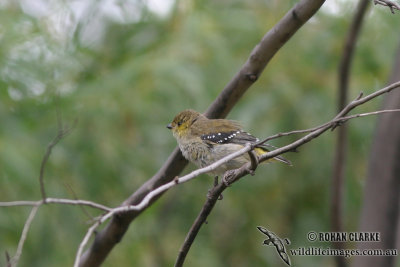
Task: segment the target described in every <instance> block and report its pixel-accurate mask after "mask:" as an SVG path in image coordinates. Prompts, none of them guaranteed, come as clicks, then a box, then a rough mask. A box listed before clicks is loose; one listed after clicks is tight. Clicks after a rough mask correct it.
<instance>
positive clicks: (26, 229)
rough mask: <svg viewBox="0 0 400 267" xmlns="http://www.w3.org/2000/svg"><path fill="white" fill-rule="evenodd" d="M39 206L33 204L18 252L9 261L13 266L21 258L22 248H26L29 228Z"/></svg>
mask: <svg viewBox="0 0 400 267" xmlns="http://www.w3.org/2000/svg"><path fill="white" fill-rule="evenodd" d="M38 208H39V205H36V206H33V208H32V210H31V212H30V213H29V216H28V219H27V220H26V222H25V225H24V229H23V230H22V234H21V238H20V239H19V242H18V247H17V252H16V253H15V255H14V257H12V259H11V260H10V261H9V263H10V265H11V266H17V265H18V261H19V258H20V257H21V254H22V249H23V248H24V244H25V240H26V237H27V235H28V232H29V228H30V226H31V224H32V221H33V219H34V218H35V215H36V212H37V210H38Z"/></svg>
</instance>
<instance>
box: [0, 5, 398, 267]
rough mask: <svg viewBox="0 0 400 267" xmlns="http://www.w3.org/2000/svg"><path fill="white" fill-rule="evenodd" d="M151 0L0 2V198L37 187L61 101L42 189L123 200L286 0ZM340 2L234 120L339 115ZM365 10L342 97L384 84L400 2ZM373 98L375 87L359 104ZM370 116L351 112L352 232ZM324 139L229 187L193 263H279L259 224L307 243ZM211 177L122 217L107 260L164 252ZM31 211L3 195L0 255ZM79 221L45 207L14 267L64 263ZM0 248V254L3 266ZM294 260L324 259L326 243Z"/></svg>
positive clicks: (307, 30) (321, 224) (169, 255)
mask: <svg viewBox="0 0 400 267" xmlns="http://www.w3.org/2000/svg"><path fill="white" fill-rule="evenodd" d="M152 2H153V1H152ZM161 2H163V1H159V2H156V3H158V5H160V4H161ZM154 3H155V2H153V4H152V5H150V4H146V1H134V0H131V1H111V0H110V1H71V2H69V1H61V0H59V1H48V0H40V1H39V0H37V1H22V0H20V1H14V0H4V1H2V2H1V4H0V121H1V127H0V201H12V200H38V199H40V197H41V196H40V189H39V182H38V176H39V169H40V163H41V160H42V158H43V155H44V153H45V149H46V147H47V145H48V143H49V142H50V141H51V140H52V138H53V137H54V136H55V135H56V133H57V127H58V126H57V125H58V122H57V115H56V114H57V109H58V110H59V112H60V114H61V116H62V123H63V124H64V125H65V126H68V125H72V124H73V122H74V120H77V124H76V126H75V128H74V130H73V131H72V133H71V134H69V135H68V136H67V137H65V138H64V139H63V140H62V141H61V142H60V143H59V144H58V145H57V146H56V147H55V148H54V150H53V152H52V154H51V157H50V160H49V162H48V163H47V166H46V172H45V183H46V190H47V194H48V196H51V197H66V198H74V197H75V195H76V197H78V198H81V199H87V200H92V201H96V202H100V203H102V204H105V205H109V206H116V205H118V204H119V203H121V202H122V201H123V200H124V199H125V198H127V197H128V196H129V195H130V194H131V193H132V192H134V191H135V190H136V189H137V188H138V187H139V186H140V185H141V184H142V183H143V182H145V181H146V180H147V179H149V178H150V177H151V176H152V175H153V174H154V173H155V172H156V171H157V170H158V168H159V167H160V166H161V165H162V164H163V162H164V161H165V159H166V158H167V157H168V155H169V153H170V152H171V151H172V150H173V148H174V147H175V146H176V143H175V140H174V139H173V137H172V135H171V133H170V132H169V131H168V130H167V129H166V128H165V125H166V124H167V123H168V122H170V120H171V119H172V118H173V117H174V115H175V114H176V113H177V112H179V111H181V110H183V109H185V108H193V109H196V110H199V111H204V110H205V109H206V108H207V107H208V105H209V104H210V103H211V102H212V101H213V100H214V98H215V97H216V96H217V95H218V93H219V92H220V91H221V89H222V88H223V87H224V86H225V85H226V84H227V82H228V81H229V80H230V79H231V77H232V76H233V75H234V74H235V73H236V72H237V71H238V70H239V68H240V66H241V65H242V64H243V63H244V62H245V60H246V59H247V57H248V55H249V53H250V51H251V50H252V48H253V47H254V46H255V45H256V44H257V43H258V41H259V40H260V39H261V37H262V36H263V35H264V34H265V32H266V31H267V30H269V29H270V28H271V27H272V26H273V25H274V24H275V23H276V22H277V21H279V19H280V18H281V17H282V15H284V14H285V12H287V10H288V9H289V8H290V7H291V6H292V5H293V4H294V3H295V1H272V0H270V1H261V0H252V1H210V0H207V1H177V2H174V1H166V2H163V3H164V4H165V3H170V4H171V6H170V7H166V8H164V9H161V11H162V12H160V10H159V11H157V9H154ZM335 3H336V4H337V5H336V8H338V10H336V11H335V12H333V9H332V6H328V7H325V8H323V9H322V10H321V11H319V12H318V14H317V16H315V17H314V18H312V19H311V20H310V21H309V22H308V23H307V24H306V25H305V26H304V27H303V28H302V29H301V30H300V31H299V32H298V33H297V34H296V35H295V36H294V37H293V38H292V39H291V40H290V42H289V43H288V44H286V45H285V46H284V47H283V48H282V50H281V51H280V52H279V53H278V54H277V55H276V56H275V57H274V59H273V60H272V61H271V63H270V64H269V65H268V67H267V68H266V71H265V72H264V73H263V75H262V76H261V78H260V79H259V81H258V82H257V83H256V84H255V85H254V86H253V87H252V88H251V89H250V90H249V92H248V93H246V94H245V96H244V97H243V99H242V100H241V101H240V102H239V103H238V105H237V106H236V107H235V108H234V110H233V111H232V112H231V114H230V115H229V118H231V119H235V120H239V121H242V122H243V124H244V126H245V128H246V129H248V130H249V131H251V132H252V133H253V134H255V135H258V136H260V137H261V138H262V137H267V136H269V135H272V134H274V133H277V132H282V131H289V130H294V129H303V128H308V127H312V126H316V125H318V124H320V123H322V122H324V121H326V120H328V119H330V118H332V117H333V116H334V114H335V112H336V104H335V103H336V87H337V82H336V79H337V78H336V76H337V67H338V62H339V59H340V55H341V51H342V46H343V42H344V36H345V35H346V30H347V28H348V25H349V23H350V21H351V17H352V15H353V13H354V6H355V3H353V2H352V1H348V2H343V1H340V2H335ZM367 17H368V19H367V20H366V23H365V25H364V29H363V32H362V34H361V38H360V40H359V43H358V45H357V51H356V55H355V61H354V64H353V68H352V75H351V84H350V88H351V92H350V95H351V97H355V96H356V95H357V94H358V92H359V91H364V92H365V93H369V92H372V91H374V90H376V89H378V88H380V87H382V86H383V85H384V84H385V82H386V80H387V77H388V75H389V73H390V69H391V66H392V58H393V56H394V53H395V47H396V44H397V41H398V40H397V39H398V38H397V37H398V36H397V35H393V31H394V26H393V25H398V23H399V19H400V17H399V16H398V15H397V14H396V15H392V14H391V13H390V12H389V10H388V9H385V8H383V7H379V6H376V7H372V9H371V10H370V11H369V13H368V16H367ZM378 107H379V101H374V102H373V103H370V104H368V105H366V106H365V107H362V108H360V109H358V110H359V111H367V110H375V109H377V108H378ZM374 126H375V118H373V117H369V118H363V119H359V120H355V121H352V122H350V123H349V131H350V134H349V139H350V140H349V155H348V168H347V180H346V186H347V188H346V191H345V199H344V201H345V227H346V230H348V231H356V230H357V226H358V215H359V212H360V208H361V205H362V203H361V199H362V190H363V183H364V177H365V173H366V166H367V161H368V152H369V147H370V143H371V137H372V134H373V129H374ZM294 138H295V137H290V138H286V139H283V138H282V139H281V140H276V141H274V142H273V143H274V144H275V145H283V144H286V143H288V142H290V141H291V140H294ZM334 140H335V138H334V133H327V134H325V135H324V136H321V137H320V138H318V139H317V140H315V141H313V142H311V143H309V144H307V145H306V146H304V147H302V148H301V149H300V152H299V153H292V154H290V155H287V157H288V158H289V159H290V160H291V161H293V163H294V167H291V168H290V167H287V166H285V165H283V164H282V165H281V164H270V165H267V166H262V167H260V168H259V169H258V170H257V173H256V175H255V176H254V177H247V178H245V179H243V180H241V181H240V182H238V183H237V184H235V185H234V186H233V187H231V188H229V189H228V190H227V191H226V192H225V193H224V199H223V200H222V201H219V202H218V204H217V206H216V208H215V209H214V211H213V212H212V214H211V216H210V217H209V219H208V224H206V225H204V226H203V228H202V229H201V231H200V234H199V236H198V237H197V239H196V241H195V243H194V245H193V248H192V250H191V251H190V252H189V255H188V259H187V266H215V267H218V266H282V264H283V263H282V262H281V260H280V259H279V257H278V255H277V254H276V252H275V251H274V249H272V248H266V247H264V246H262V245H261V243H262V240H263V239H264V237H263V236H262V235H261V234H260V233H259V232H258V230H257V229H256V226H257V225H262V226H264V227H266V228H268V229H270V230H271V231H274V232H275V233H277V234H278V235H280V236H281V237H288V238H289V239H290V240H291V242H292V245H291V248H296V247H299V246H311V245H313V244H312V243H309V242H308V241H307V239H306V234H307V233H308V232H309V231H329V229H330V228H329V227H330V226H329V214H330V212H329V199H330V186H331V181H330V178H331V168H332V167H331V165H332V155H333V153H334V145H335V144H334ZM191 169H193V166H190V167H188V168H187V169H186V170H185V173H186V172H188V171H189V170H191ZM211 184H212V179H211V178H209V177H208V176H204V177H199V178H198V179H196V180H194V181H191V182H189V183H187V184H183V185H180V186H178V187H176V188H174V189H172V190H170V191H169V192H167V193H166V194H165V195H164V196H163V197H162V198H161V199H160V200H158V201H157V203H155V204H154V205H153V206H152V207H151V208H149V209H148V210H147V211H146V212H144V213H143V214H142V215H141V216H140V217H139V218H138V219H137V220H136V221H135V222H134V223H133V224H132V226H131V228H130V230H129V231H128V233H127V234H126V235H125V237H124V238H123V240H122V242H121V244H119V245H118V246H116V247H115V249H114V250H113V251H112V253H111V255H110V256H109V258H108V259H107V260H106V262H105V264H104V266H115V265H117V266H171V265H173V263H174V260H175V258H176V256H177V253H178V250H179V248H180V246H181V244H182V242H183V240H184V238H185V235H186V233H187V231H188V229H189V228H190V226H191V224H192V222H193V220H194V218H195V217H196V215H197V213H198V211H199V209H200V208H201V206H202V204H203V202H204V201H205V198H206V194H207V190H208V188H209V187H210V186H211ZM85 209H86V210H87V211H88V212H89V213H90V214H91V216H97V215H99V212H98V211H96V210H92V209H89V208H85ZM28 214H29V209H28V208H25V207H13V208H2V209H1V211H0V239H1V242H0V255H4V252H5V251H8V252H9V253H10V254H11V255H13V254H14V253H15V251H16V247H17V243H18V239H19V236H20V234H21V231H22V227H23V224H24V222H25V220H26V218H27V216H28ZM88 221H90V218H89V217H87V216H86V214H85V213H84V212H83V211H82V209H80V208H79V207H75V206H58V205H48V206H44V207H41V208H40V210H39V212H38V214H37V216H36V218H35V220H34V221H33V224H32V228H31V230H30V232H29V234H28V238H27V241H26V244H25V247H24V251H23V255H22V258H21V262H20V266H71V265H72V263H73V260H74V256H75V253H76V250H77V247H78V245H79V243H80V241H81V239H82V238H83V236H84V234H85V233H86V230H87V228H88V224H87V222H88ZM314 245H315V244H314ZM349 245H350V246H351V245H352V244H349ZM326 246H329V244H326ZM4 262H5V257H3V256H0V266H3V265H4ZM292 262H294V263H295V265H296V266H309V265H315V264H320V265H324V266H333V260H332V259H331V258H330V257H293V258H292Z"/></svg>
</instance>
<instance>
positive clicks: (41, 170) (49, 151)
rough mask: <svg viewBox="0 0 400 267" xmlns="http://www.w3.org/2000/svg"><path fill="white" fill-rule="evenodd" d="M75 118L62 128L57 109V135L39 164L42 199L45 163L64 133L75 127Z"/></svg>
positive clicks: (44, 196) (43, 196)
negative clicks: (70, 123) (71, 123)
mask: <svg viewBox="0 0 400 267" xmlns="http://www.w3.org/2000/svg"><path fill="white" fill-rule="evenodd" d="M76 122H77V120H75V121H74V124H73V125H72V126H71V127H66V128H64V126H63V124H62V119H61V114H60V112H59V111H58V109H57V125H58V132H57V135H56V136H55V137H54V138H53V140H52V141H51V142H50V144H49V145H48V146H47V149H46V153H45V154H44V156H43V159H42V163H41V164H40V174H39V183H40V192H41V194H42V199H43V200H45V199H46V189H45V185H44V171H45V167H46V163H47V161H48V160H49V157H50V154H51V152H52V150H53V148H54V146H55V145H57V144H58V142H60V140H61V139H63V138H64V137H65V136H66V135H68V134H69V133H70V132H71V131H72V129H73V128H74V127H75V125H76Z"/></svg>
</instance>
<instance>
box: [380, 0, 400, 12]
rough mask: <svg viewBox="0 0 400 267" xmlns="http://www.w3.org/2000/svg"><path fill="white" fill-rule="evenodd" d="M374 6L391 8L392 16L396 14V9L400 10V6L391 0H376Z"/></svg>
mask: <svg viewBox="0 0 400 267" xmlns="http://www.w3.org/2000/svg"><path fill="white" fill-rule="evenodd" d="M374 4H375V5H382V6H387V7H389V9H390V11H391V12H392V14H394V10H395V9H397V10H400V5H399V4H397V3H396V2H393V1H390V0H374Z"/></svg>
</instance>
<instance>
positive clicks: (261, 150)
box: [254, 147, 293, 166]
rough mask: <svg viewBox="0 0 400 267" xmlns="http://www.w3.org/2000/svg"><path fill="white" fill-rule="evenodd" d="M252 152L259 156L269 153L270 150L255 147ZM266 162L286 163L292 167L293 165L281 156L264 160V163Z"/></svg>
mask: <svg viewBox="0 0 400 267" xmlns="http://www.w3.org/2000/svg"><path fill="white" fill-rule="evenodd" d="M254 151H255V152H256V153H257V155H258V156H261V155H263V154H265V153H267V152H269V151H270V150H269V149H267V148H265V147H256V148H255V149H254ZM268 161H280V162H283V163H286V164H287V165H289V166H293V164H292V162H290V160H287V159H285V158H284V157H282V156H276V157H274V158H272V159H269V160H266V162H268Z"/></svg>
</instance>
